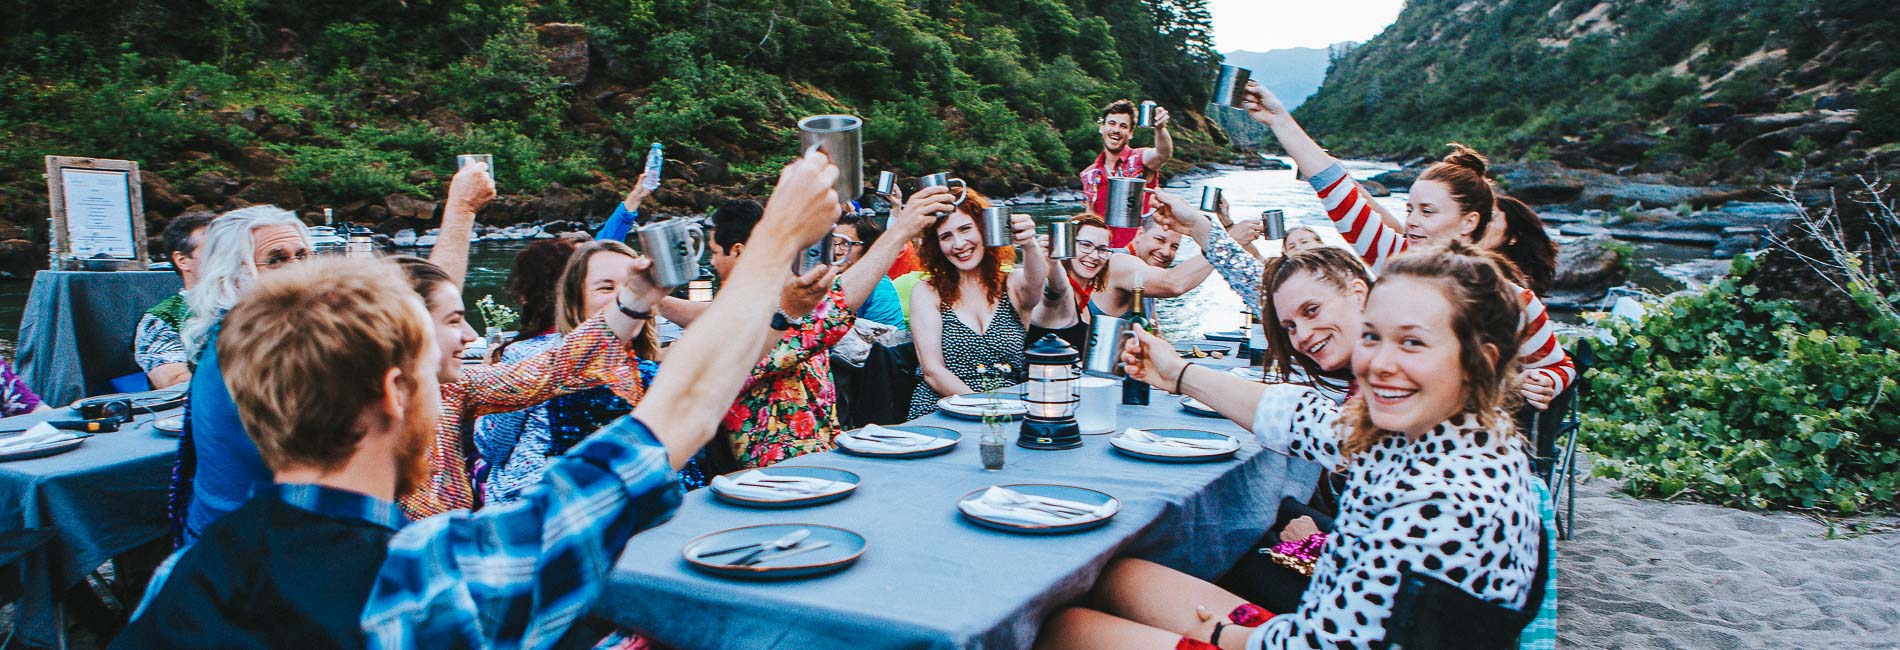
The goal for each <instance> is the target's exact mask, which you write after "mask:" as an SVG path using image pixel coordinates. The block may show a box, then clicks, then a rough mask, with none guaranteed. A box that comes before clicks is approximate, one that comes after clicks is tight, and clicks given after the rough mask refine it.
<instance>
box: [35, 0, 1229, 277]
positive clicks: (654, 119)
mask: <svg viewBox="0 0 1900 650" xmlns="http://www.w3.org/2000/svg"><path fill="white" fill-rule="evenodd" d="M1205 4H1206V3H1205V0H546V1H537V0H486V1H462V0H385V1H378V2H353V1H339V0H185V1H182V2H160V1H156V0H102V1H100V2H41V1H38V0H5V5H6V9H5V13H6V14H7V15H8V16H9V19H8V20H7V21H6V22H5V24H4V26H0V38H3V39H4V41H3V42H0V97H4V98H5V99H4V101H3V102H0V241H4V242H6V243H0V256H11V257H14V258H20V257H21V256H23V255H24V256H25V257H27V258H31V257H32V256H33V255H35V254H38V253H33V252H31V251H26V250H23V247H24V248H31V247H32V246H43V245H44V241H45V232H44V230H45V226H44V224H45V222H46V208H45V196H44V194H45V185H44V181H42V180H41V178H40V174H39V171H40V170H41V169H42V168H43V162H42V156H44V155H47V154H60V155H86V156H97V157H111V158H130V159H134V160H138V161H140V163H141V165H142V168H143V169H145V170H148V171H150V172H154V173H152V174H147V175H146V191H145V199H146V204H147V208H148V214H151V215H152V216H153V218H152V219H151V221H152V224H153V225H157V224H160V223H162V222H163V220H164V219H166V218H169V217H170V216H173V215H175V214H177V213H179V212H180V211H182V210H185V209H187V208H190V207H192V206H203V207H206V208H210V209H229V208H232V207H236V206H238V205H243V204H247V203H277V204H280V205H285V206H287V207H294V208H296V209H299V210H302V211H304V212H305V213H306V215H311V214H315V213H317V212H318V211H319V210H320V209H321V208H322V207H325V206H331V207H335V208H337V210H338V216H339V218H348V219H353V220H358V221H368V222H370V223H384V224H388V225H396V224H399V223H402V222H404V220H408V221H420V220H425V219H426V217H428V216H429V214H428V213H430V212H433V211H434V207H435V206H434V205H433V204H432V202H431V197H432V196H439V194H440V193H441V192H442V190H443V188H442V186H443V185H444V181H445V180H446V175H447V174H449V173H450V172H452V167H453V156H454V155H455V154H457V153H492V154H494V155H495V159H496V163H497V164H496V166H497V168H498V181H499V183H500V185H501V189H502V192H503V193H504V195H508V197H507V198H505V199H504V200H503V201H501V202H499V203H498V205H496V206H495V207H493V208H491V209H490V210H489V211H488V212H487V213H485V214H484V220H489V221H505V220H512V219H531V218H574V217H579V216H584V215H583V214H581V213H584V212H588V211H590V210H591V211H600V210H604V209H606V208H607V206H611V205H612V203H613V201H614V200H615V198H614V197H615V195H616V194H618V193H619V192H622V191H624V190H625V189H626V188H628V187H630V185H631V183H632V179H633V177H634V176H635V175H637V173H638V171H639V168H640V166H641V164H642V162H641V161H642V159H643V156H644V154H645V151H646V146H647V143H649V142H661V143H664V144H665V145H666V146H667V148H668V149H667V150H668V157H669V159H670V160H671V162H672V165H671V166H670V167H669V175H670V176H671V177H672V178H673V179H674V180H672V181H670V183H669V185H668V186H667V187H666V188H664V189H663V190H662V191H661V192H660V193H659V194H658V195H657V197H658V198H659V200H660V201H661V203H662V205H664V206H668V207H669V208H671V209H676V210H697V209H704V208H705V207H706V205H707V204H708V203H709V202H710V200H711V197H714V196H717V195H734V194H756V193H760V192H762V191H763V190H764V189H765V188H764V183H765V182H766V179H767V177H768V175H769V174H768V173H769V172H772V171H775V166H776V165H779V164H781V163H782V162H783V161H784V160H786V159H788V158H789V156H790V155H791V154H792V153H793V151H794V150H795V149H796V146H795V145H794V142H795V129H794V122H795V120H796V119H797V118H798V117H799V116H801V115H807V114H815V113H825V112H850V113H854V114H857V115H861V116H863V117H865V118H866V119H867V126H866V133H865V154H866V157H867V158H870V159H871V160H872V162H873V164H876V165H879V166H888V167H893V168H896V169H899V170H901V171H902V172H905V173H910V174H917V173H927V172H935V171H954V172H957V173H959V174H964V175H967V176H968V177H969V179H970V180H971V183H972V185H973V186H977V187H980V188H983V189H986V190H990V191H1008V190H1012V189H1013V190H1021V189H1026V188H1028V187H1029V186H1030V185H1031V184H1032V183H1033V184H1062V183H1065V182H1067V181H1068V179H1069V177H1072V176H1073V174H1074V172H1075V170H1077V169H1079V168H1080V167H1082V166H1083V165H1085V164H1086V162H1087V160H1088V159H1090V158H1092V156H1093V149H1094V148H1095V147H1096V146H1097V145H1098V140H1097V136H1096V135H1095V126H1094V119H1095V117H1096V115H1095V112H1094V111H1095V110H1096V107H1098V106H1100V105H1101V104H1102V103H1104V102H1105V101H1107V100H1109V99H1114V98H1117V97H1129V98H1133V99H1136V100H1140V99H1155V100H1157V101H1160V102H1161V103H1163V104H1164V105H1168V106H1170V107H1171V108H1173V109H1174V112H1175V115H1176V116H1177V123H1178V124H1179V125H1180V126H1181V127H1183V128H1182V129H1181V130H1180V131H1178V133H1179V135H1177V141H1178V142H1181V143H1182V145H1181V147H1182V154H1181V155H1182V157H1185V158H1190V159H1191V158H1194V157H1196V156H1208V155H1211V154H1212V152H1213V143H1214V139H1215V138H1218V137H1220V136H1218V135H1214V134H1213V132H1212V130H1211V129H1208V128H1207V126H1206V123H1205V118H1203V117H1202V116H1201V115H1200V113H1199V107H1200V106H1202V105H1203V104H1204V103H1205V101H1206V94H1207V92H1208V91H1207V87H1208V85H1209V80H1210V79H1211V78H1212V72H1211V68H1212V66H1213V62H1214V60H1215V59H1216V58H1217V55H1216V54H1215V53H1214V52H1213V50H1212V45H1211V33H1210V27H1209V16H1208V14H1207V11H1206V8H1205ZM1144 137H1145V136H1144ZM979 181H981V182H979ZM153 232H154V233H155V232H156V230H154V231H153ZM39 262H40V263H42V264H43V263H44V258H43V257H40V258H39Z"/></svg>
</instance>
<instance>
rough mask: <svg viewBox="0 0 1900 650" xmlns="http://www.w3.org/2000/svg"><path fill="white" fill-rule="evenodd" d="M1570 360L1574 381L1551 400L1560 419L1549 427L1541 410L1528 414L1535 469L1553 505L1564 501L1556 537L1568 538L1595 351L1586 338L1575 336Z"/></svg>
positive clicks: (1574, 502)
mask: <svg viewBox="0 0 1900 650" xmlns="http://www.w3.org/2000/svg"><path fill="white" fill-rule="evenodd" d="M1570 360H1571V362H1572V363H1573V364H1575V365H1576V369H1577V381H1576V382H1575V383H1572V384H1571V385H1570V388H1569V389H1567V390H1565V391H1564V394H1563V395H1559V396H1558V397H1557V399H1556V400H1553V403H1556V404H1565V402H1566V400H1567V401H1568V403H1567V404H1565V407H1564V408H1563V409H1562V410H1563V416H1562V417H1563V419H1562V420H1559V421H1558V422H1557V423H1556V426H1553V427H1550V428H1549V429H1548V430H1546V429H1545V427H1544V421H1543V418H1544V415H1545V414H1544V413H1542V412H1538V413H1535V414H1533V415H1532V416H1531V423H1532V424H1531V430H1532V431H1534V432H1535V433H1536V436H1537V442H1538V444H1537V449H1538V452H1537V453H1538V454H1539V457H1538V458H1537V471H1538V473H1539V474H1541V475H1542V476H1543V478H1544V485H1547V486H1549V487H1550V498H1551V502H1552V503H1553V504H1554V503H1556V502H1557V501H1558V500H1560V499H1561V500H1562V501H1563V504H1564V505H1563V509H1562V512H1561V514H1559V515H1558V517H1557V539H1560V540H1567V539H1570V524H1571V519H1572V518H1574V517H1575V516H1576V514H1577V486H1576V478H1577V477H1576V462H1577V434H1578V433H1579V431H1580V430H1581V429H1582V428H1583V418H1582V415H1581V410H1580V409H1581V408H1582V404H1583V398H1584V395H1586V394H1587V393H1588V392H1589V389H1590V377H1589V370H1590V367H1591V366H1592V365H1594V364H1595V363H1596V352H1595V350H1593V349H1592V348H1591V347H1590V340H1589V339H1587V338H1584V339H1578V340H1577V343H1576V345H1575V346H1574V347H1572V348H1571V350H1570ZM1560 445H1561V446H1560ZM1546 449H1550V450H1552V451H1553V453H1552V455H1551V456H1543V455H1542V454H1544V453H1545V452H1544V450H1546Z"/></svg>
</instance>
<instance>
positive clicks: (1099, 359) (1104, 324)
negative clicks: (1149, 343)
mask: <svg viewBox="0 0 1900 650" xmlns="http://www.w3.org/2000/svg"><path fill="white" fill-rule="evenodd" d="M1091 318H1093V319H1094V320H1092V321H1089V339H1088V352H1087V354H1086V355H1085V356H1083V357H1082V372H1083V374H1088V375H1093V376H1096V377H1109V378H1115V377H1120V376H1122V343H1123V342H1124V341H1127V340H1128V338H1129V337H1131V336H1134V335H1135V332H1134V330H1133V329H1131V328H1130V327H1129V326H1128V321H1126V320H1123V319H1120V318H1116V317H1114V316H1107V315H1103V314H1096V315H1094V316H1092V317H1091Z"/></svg>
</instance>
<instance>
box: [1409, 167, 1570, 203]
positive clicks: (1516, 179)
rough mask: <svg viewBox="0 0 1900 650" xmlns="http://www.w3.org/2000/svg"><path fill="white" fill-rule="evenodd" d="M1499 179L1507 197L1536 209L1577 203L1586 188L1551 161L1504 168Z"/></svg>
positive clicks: (1566, 169)
mask: <svg viewBox="0 0 1900 650" xmlns="http://www.w3.org/2000/svg"><path fill="white" fill-rule="evenodd" d="M1374 178H1378V177H1376V176H1375V177H1374ZM1497 178H1498V181H1499V182H1500V183H1502V184H1503V186H1504V188H1505V190H1506V192H1507V193H1509V194H1510V195H1511V196H1515V197H1517V198H1518V199H1521V200H1523V201H1524V202H1525V203H1530V204H1533V205H1537V204H1549V203H1569V202H1572V201H1575V200H1577V198H1578V197H1581V196H1583V190H1584V187H1585V185H1586V184H1585V182H1584V178H1583V174H1582V173H1580V172H1577V171H1575V170H1572V169H1569V168H1567V167H1565V166H1563V165H1561V164H1558V163H1557V162H1555V161H1549V160H1540V161H1531V162H1526V163H1521V164H1511V165H1501V166H1499V168H1498V172H1497Z"/></svg>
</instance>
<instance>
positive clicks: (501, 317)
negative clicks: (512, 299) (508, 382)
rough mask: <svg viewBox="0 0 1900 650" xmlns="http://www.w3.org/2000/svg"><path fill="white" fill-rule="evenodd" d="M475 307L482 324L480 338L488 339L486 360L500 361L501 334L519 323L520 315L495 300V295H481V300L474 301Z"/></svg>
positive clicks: (490, 361) (491, 361)
mask: <svg viewBox="0 0 1900 650" xmlns="http://www.w3.org/2000/svg"><path fill="white" fill-rule="evenodd" d="M475 309H476V310H477V311H480V312H481V313H482V326H483V328H484V332H483V334H484V336H483V337H482V338H484V339H486V340H487V341H488V354H487V361H488V362H489V363H500V362H501V356H500V350H501V344H502V336H503V334H504V333H506V332H507V331H508V329H509V328H512V327H514V326H515V325H516V324H518V323H520V322H521V317H520V316H519V315H516V314H515V310H513V309H509V308H508V306H507V305H504V304H501V303H498V302H495V296H493V295H486V296H482V299H481V300H478V301H476V302H475Z"/></svg>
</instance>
